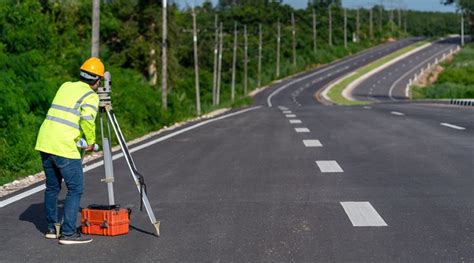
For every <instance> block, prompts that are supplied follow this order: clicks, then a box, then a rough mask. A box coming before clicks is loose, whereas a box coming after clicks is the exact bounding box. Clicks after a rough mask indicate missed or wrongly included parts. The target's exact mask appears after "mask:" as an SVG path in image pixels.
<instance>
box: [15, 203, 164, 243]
mask: <svg viewBox="0 0 474 263" xmlns="http://www.w3.org/2000/svg"><path fill="white" fill-rule="evenodd" d="M63 207H64V200H59V201H58V216H59V218H60V219H61V218H62V215H63V210H64V209H63ZM81 210H82V207H79V211H78V212H80V211H81ZM80 216H81V215H80V214H79V215H78V217H79V218H80ZM19 219H20V220H21V221H26V222H31V223H33V224H34V225H35V227H36V229H37V230H38V231H39V232H41V233H45V232H46V231H47V230H48V223H47V222H46V215H45V213H44V203H37V204H32V205H30V206H29V207H28V208H27V209H26V210H25V211H24V212H23V213H21V215H20V218H19ZM130 228H131V229H133V230H135V231H138V232H141V233H144V234H148V235H152V236H156V234H155V233H153V232H150V231H146V230H143V229H140V228H138V227H135V226H133V225H130ZM77 230H78V231H80V230H81V227H80V226H79V227H77Z"/></svg>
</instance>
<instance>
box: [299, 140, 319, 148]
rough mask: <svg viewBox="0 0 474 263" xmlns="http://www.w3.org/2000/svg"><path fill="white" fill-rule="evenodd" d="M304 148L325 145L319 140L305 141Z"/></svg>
mask: <svg viewBox="0 0 474 263" xmlns="http://www.w3.org/2000/svg"><path fill="white" fill-rule="evenodd" d="M303 143H304V146H306V147H322V146H323V145H322V144H321V142H320V141H319V140H303Z"/></svg>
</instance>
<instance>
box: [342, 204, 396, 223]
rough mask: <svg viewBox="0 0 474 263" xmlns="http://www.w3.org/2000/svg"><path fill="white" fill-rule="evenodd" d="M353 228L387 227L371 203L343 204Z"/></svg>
mask: <svg viewBox="0 0 474 263" xmlns="http://www.w3.org/2000/svg"><path fill="white" fill-rule="evenodd" d="M341 205H342V207H343V208H344V211H345V212H346V214H347V216H348V217H349V219H350V220H351V222H352V225H353V226H387V223H385V221H384V220H383V218H382V217H381V216H380V215H379V213H377V211H376V210H375V208H374V207H373V206H372V205H371V204H370V203H369V202H341Z"/></svg>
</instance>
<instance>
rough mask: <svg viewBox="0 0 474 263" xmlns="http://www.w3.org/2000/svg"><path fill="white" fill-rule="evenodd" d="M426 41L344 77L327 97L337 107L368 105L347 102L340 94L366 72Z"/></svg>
mask: <svg viewBox="0 0 474 263" xmlns="http://www.w3.org/2000/svg"><path fill="white" fill-rule="evenodd" d="M427 43H428V41H420V42H417V43H415V44H412V45H410V46H407V47H405V48H402V49H400V50H398V51H396V52H394V53H392V54H389V55H387V56H385V57H382V58H380V59H378V60H376V61H374V62H372V63H370V64H368V65H366V66H364V67H362V68H360V69H358V70H356V71H355V73H354V74H352V75H346V77H343V79H342V80H341V81H340V82H339V83H337V84H336V85H334V86H333V87H332V88H331V89H330V90H329V92H328V97H329V98H330V100H331V101H332V102H334V103H336V104H338V105H345V106H351V105H366V104H370V102H367V101H352V100H348V99H346V98H345V97H344V96H342V92H343V91H344V89H345V88H346V87H347V86H348V85H349V84H351V83H352V82H354V81H356V80H357V79H359V78H360V77H362V76H363V75H365V74H367V73H368V72H370V71H372V70H374V69H376V68H378V67H380V66H383V65H384V64H386V63H388V62H390V61H391V60H393V59H395V58H397V57H398V56H401V55H403V54H405V53H407V52H409V51H411V50H413V49H415V48H418V47H420V46H422V45H424V44H427Z"/></svg>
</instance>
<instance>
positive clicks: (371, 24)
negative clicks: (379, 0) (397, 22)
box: [369, 8, 374, 40]
mask: <svg viewBox="0 0 474 263" xmlns="http://www.w3.org/2000/svg"><path fill="white" fill-rule="evenodd" d="M369 16H370V22H369V23H370V24H369V35H370V39H371V40H373V39H374V11H373V8H370V13H369Z"/></svg>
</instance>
